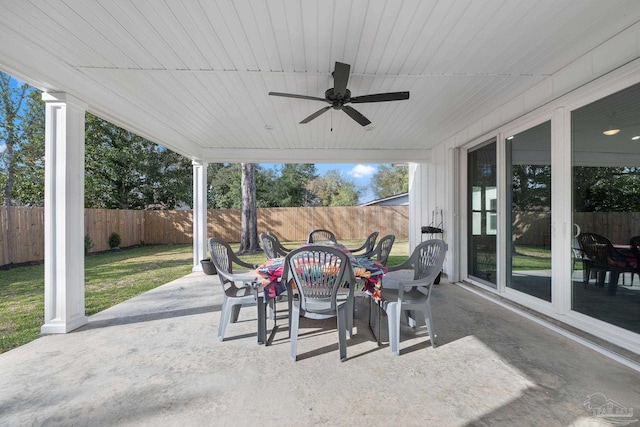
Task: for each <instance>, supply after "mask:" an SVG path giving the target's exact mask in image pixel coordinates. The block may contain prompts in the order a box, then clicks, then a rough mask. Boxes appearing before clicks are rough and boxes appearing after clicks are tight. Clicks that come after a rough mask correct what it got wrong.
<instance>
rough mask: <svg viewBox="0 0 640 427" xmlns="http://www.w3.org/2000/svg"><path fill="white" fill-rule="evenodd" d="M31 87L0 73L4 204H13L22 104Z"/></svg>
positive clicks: (1, 163)
mask: <svg viewBox="0 0 640 427" xmlns="http://www.w3.org/2000/svg"><path fill="white" fill-rule="evenodd" d="M28 91H29V86H28V85H27V84H22V85H20V86H16V84H15V82H14V80H13V79H12V78H11V76H9V75H8V74H5V73H3V72H0V168H1V169H2V172H3V175H4V178H3V180H2V181H3V182H2V184H3V192H2V195H3V198H2V204H3V205H6V206H11V205H12V204H13V201H14V200H13V187H14V183H15V173H16V159H15V152H16V150H17V149H18V148H19V146H20V142H21V139H22V137H23V135H22V117H21V109H22V103H23V102H24V100H25V99H26V98H27V95H28Z"/></svg>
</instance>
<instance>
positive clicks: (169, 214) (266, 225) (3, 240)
mask: <svg viewBox="0 0 640 427" xmlns="http://www.w3.org/2000/svg"><path fill="white" fill-rule="evenodd" d="M207 219H208V227H207V237H211V236H217V237H220V238H222V239H225V240H227V241H230V242H238V241H240V234H241V231H242V230H241V224H242V221H241V212H240V210H239V209H215V210H213V209H212V210H209V211H208V212H207ZM192 221H193V215H192V212H191V211H141V210H107V209H85V217H84V222H85V223H84V226H85V235H86V236H88V237H89V238H90V239H91V241H92V242H93V247H92V248H91V250H90V251H91V252H99V251H105V250H108V249H109V243H108V242H109V236H110V235H111V233H113V232H116V233H118V234H119V235H120V237H121V239H122V241H121V243H120V246H122V247H127V246H134V245H139V244H180V243H191V242H192V241H193V226H192V225H193V224H192ZM408 224H409V209H408V206H349V207H314V208H260V209H258V232H259V233H262V232H265V231H273V232H274V233H276V234H277V235H278V236H280V237H281V238H282V239H283V240H306V238H307V234H308V233H309V231H311V230H312V229H315V228H327V229H329V230H332V231H333V232H334V233H335V234H336V236H337V237H338V238H339V239H343V240H348V239H364V238H365V237H366V236H367V235H368V234H369V233H371V232H373V231H379V232H380V236H384V235H386V234H395V235H396V237H397V238H400V239H402V238H404V239H406V238H407V237H408V232H409V226H408ZM0 227H1V233H0V265H7V264H19V263H25V262H32V261H41V260H42V259H44V209H43V208H27V207H15V206H9V207H7V206H0Z"/></svg>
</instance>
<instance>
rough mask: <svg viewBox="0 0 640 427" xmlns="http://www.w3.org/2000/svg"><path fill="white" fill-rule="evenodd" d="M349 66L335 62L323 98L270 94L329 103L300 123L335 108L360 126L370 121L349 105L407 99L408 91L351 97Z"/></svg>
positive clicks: (270, 93)
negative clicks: (328, 86)
mask: <svg viewBox="0 0 640 427" xmlns="http://www.w3.org/2000/svg"><path fill="white" fill-rule="evenodd" d="M350 69H351V66H350V65H349V64H343V63H342V62H336V67H335V70H334V71H333V73H331V74H332V75H333V87H332V88H330V89H327V90H326V91H325V93H324V98H319V97H316V96H307V95H295V94H292V93H281V92H269V95H272V96H284V97H287V98H298V99H309V100H311V101H322V102H326V103H328V104H330V105H329V106H328V107H324V108H321V109H320V110H318V111H316V112H315V113H313V114H312V115H310V116H309V117H307V118H306V119H304V120H302V121H301V122H300V124H305V123H309V122H310V121H311V120H313V119H315V118H316V117H319V116H320V115H322V114H323V113H325V112H327V110H329V109H330V108H334V109H336V110H342V111H344V112H345V113H347V115H348V116H349V117H351V118H352V119H353V120H355V121H356V122H358V123H360V125H362V126H366V125H368V124H370V123H371V121H370V120H369V119H367V118H366V117H365V116H363V115H362V114H361V113H360V112H358V111H357V110H356V109H354V108H353V107H351V106H349V105H345V104H348V103H351V104H361V103H364V102H385V101H401V100H403V99H409V92H389V93H376V94H372V95H363V96H356V97H354V98H352V97H351V91H350V90H349V89H347V83H348V82H349V70H350Z"/></svg>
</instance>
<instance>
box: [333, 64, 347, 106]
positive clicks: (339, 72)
mask: <svg viewBox="0 0 640 427" xmlns="http://www.w3.org/2000/svg"><path fill="white" fill-rule="evenodd" d="M349 70H351V65H349V64H343V63H342V62H336V68H335V70H334V71H333V93H335V94H336V96H337V97H338V98H342V97H343V96H344V95H345V93H347V83H349Z"/></svg>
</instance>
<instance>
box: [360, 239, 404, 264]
mask: <svg viewBox="0 0 640 427" xmlns="http://www.w3.org/2000/svg"><path fill="white" fill-rule="evenodd" d="M395 240H396V236H394V235H393V234H389V235H387V236H384V237H383V238H382V239H380V240H379V241H378V244H377V245H376V247H375V248H374V249H373V251H371V252H370V253H369V256H362V255H358V256H357V257H358V258H369V259H375V260H376V261H378V262H379V263H380V264H382V265H385V266H386V265H387V261H388V260H389V254H390V253H391V248H393V243H394V242H395Z"/></svg>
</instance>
